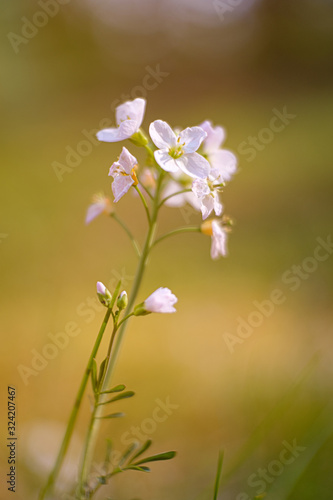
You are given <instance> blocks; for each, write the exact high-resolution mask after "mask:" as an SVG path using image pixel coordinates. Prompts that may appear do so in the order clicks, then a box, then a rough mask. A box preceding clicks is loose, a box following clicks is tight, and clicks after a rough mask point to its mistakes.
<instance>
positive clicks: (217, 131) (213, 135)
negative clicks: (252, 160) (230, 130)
mask: <svg viewBox="0 0 333 500" xmlns="http://www.w3.org/2000/svg"><path fill="white" fill-rule="evenodd" d="M199 127H201V128H202V129H203V130H204V131H205V132H206V134H207V136H206V138H205V140H204V141H203V143H202V149H203V153H204V155H205V156H206V157H207V159H208V161H209V162H210V164H211V166H212V169H214V170H216V174H217V175H218V177H219V178H220V181H221V182H226V181H230V180H231V178H232V176H233V174H234V173H235V172H236V170H237V158H236V156H235V155H234V154H233V153H232V152H231V151H228V150H226V149H221V145H222V143H223V142H224V140H225V136H226V135H225V130H224V129H223V128H222V127H213V126H212V124H211V122H210V121H208V120H206V121H204V122H203V123H201V125H199Z"/></svg>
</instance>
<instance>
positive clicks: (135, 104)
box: [97, 97, 146, 142]
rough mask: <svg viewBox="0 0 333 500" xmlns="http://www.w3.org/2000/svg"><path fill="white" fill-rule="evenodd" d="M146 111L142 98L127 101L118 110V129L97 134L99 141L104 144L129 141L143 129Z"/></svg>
mask: <svg viewBox="0 0 333 500" xmlns="http://www.w3.org/2000/svg"><path fill="white" fill-rule="evenodd" d="M145 109H146V100H145V99H141V98H140V97H139V98H137V99H134V101H127V102H125V103H124V104H121V105H120V106H118V107H117V108H116V122H117V125H118V127H116V128H105V129H103V130H100V131H99V132H98V133H97V139H98V140H99V141H103V142H119V141H123V140H125V139H129V138H130V137H131V136H132V135H133V134H135V133H136V132H137V131H138V130H139V128H140V127H141V124H142V121H143V116H144V114H145Z"/></svg>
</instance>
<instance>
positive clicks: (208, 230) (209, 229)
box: [200, 219, 214, 236]
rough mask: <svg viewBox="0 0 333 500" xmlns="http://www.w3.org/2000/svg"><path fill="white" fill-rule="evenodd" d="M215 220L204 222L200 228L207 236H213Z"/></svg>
mask: <svg viewBox="0 0 333 500" xmlns="http://www.w3.org/2000/svg"><path fill="white" fill-rule="evenodd" d="M213 220H214V219H209V220H206V221H205V222H203V223H202V224H201V226H200V230H201V232H202V233H203V234H205V235H206V236H212V235H213Z"/></svg>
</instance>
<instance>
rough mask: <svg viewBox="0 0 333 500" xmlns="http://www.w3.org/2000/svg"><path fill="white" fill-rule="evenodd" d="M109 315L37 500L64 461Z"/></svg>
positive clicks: (44, 492)
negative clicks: (51, 467) (53, 463)
mask: <svg viewBox="0 0 333 500" xmlns="http://www.w3.org/2000/svg"><path fill="white" fill-rule="evenodd" d="M110 315H111V309H108V310H107V312H106V314H105V317H104V320H103V323H102V325H101V328H100V330H99V333H98V335H97V339H96V341H95V344H94V347H93V349H92V351H91V354H90V358H89V361H88V364H87V367H86V369H85V372H84V375H83V378H82V381H81V384H80V387H79V390H78V393H77V396H76V399H75V403H74V406H73V409H72V412H71V414H70V417H69V421H68V424H67V429H66V433H65V436H64V438H63V441H62V444H61V447H60V450H59V453H58V456H57V460H56V462H55V465H54V467H53V469H52V471H51V473H50V475H49V477H48V480H47V483H46V485H45V486H44V488H43V489H42V490H41V492H40V494H39V500H43V499H44V498H45V495H46V493H47V492H48V491H50V490H51V489H52V487H53V485H54V483H55V481H56V478H57V476H58V474H59V472H60V468H61V465H62V462H63V460H64V457H65V454H66V451H67V448H68V445H69V442H70V439H71V437H72V433H73V429H74V425H75V421H76V418H77V415H78V412H79V409H80V406H81V402H82V397H83V394H84V391H85V388H86V386H87V383H88V380H89V376H90V372H91V368H92V364H93V360H94V358H95V357H96V354H97V351H98V348H99V346H100V343H101V341H102V338H103V334H104V331H105V328H106V325H107V324H108V321H109V319H110Z"/></svg>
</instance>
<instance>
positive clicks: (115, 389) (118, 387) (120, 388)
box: [100, 384, 126, 394]
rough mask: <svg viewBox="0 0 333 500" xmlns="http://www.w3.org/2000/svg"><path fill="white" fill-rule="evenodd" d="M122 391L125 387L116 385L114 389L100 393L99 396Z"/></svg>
mask: <svg viewBox="0 0 333 500" xmlns="http://www.w3.org/2000/svg"><path fill="white" fill-rule="evenodd" d="M124 389H126V385H124V384H120V385H116V387H113V388H112V389H109V390H108V391H102V392H100V394H111V392H121V391H123V390H124Z"/></svg>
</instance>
